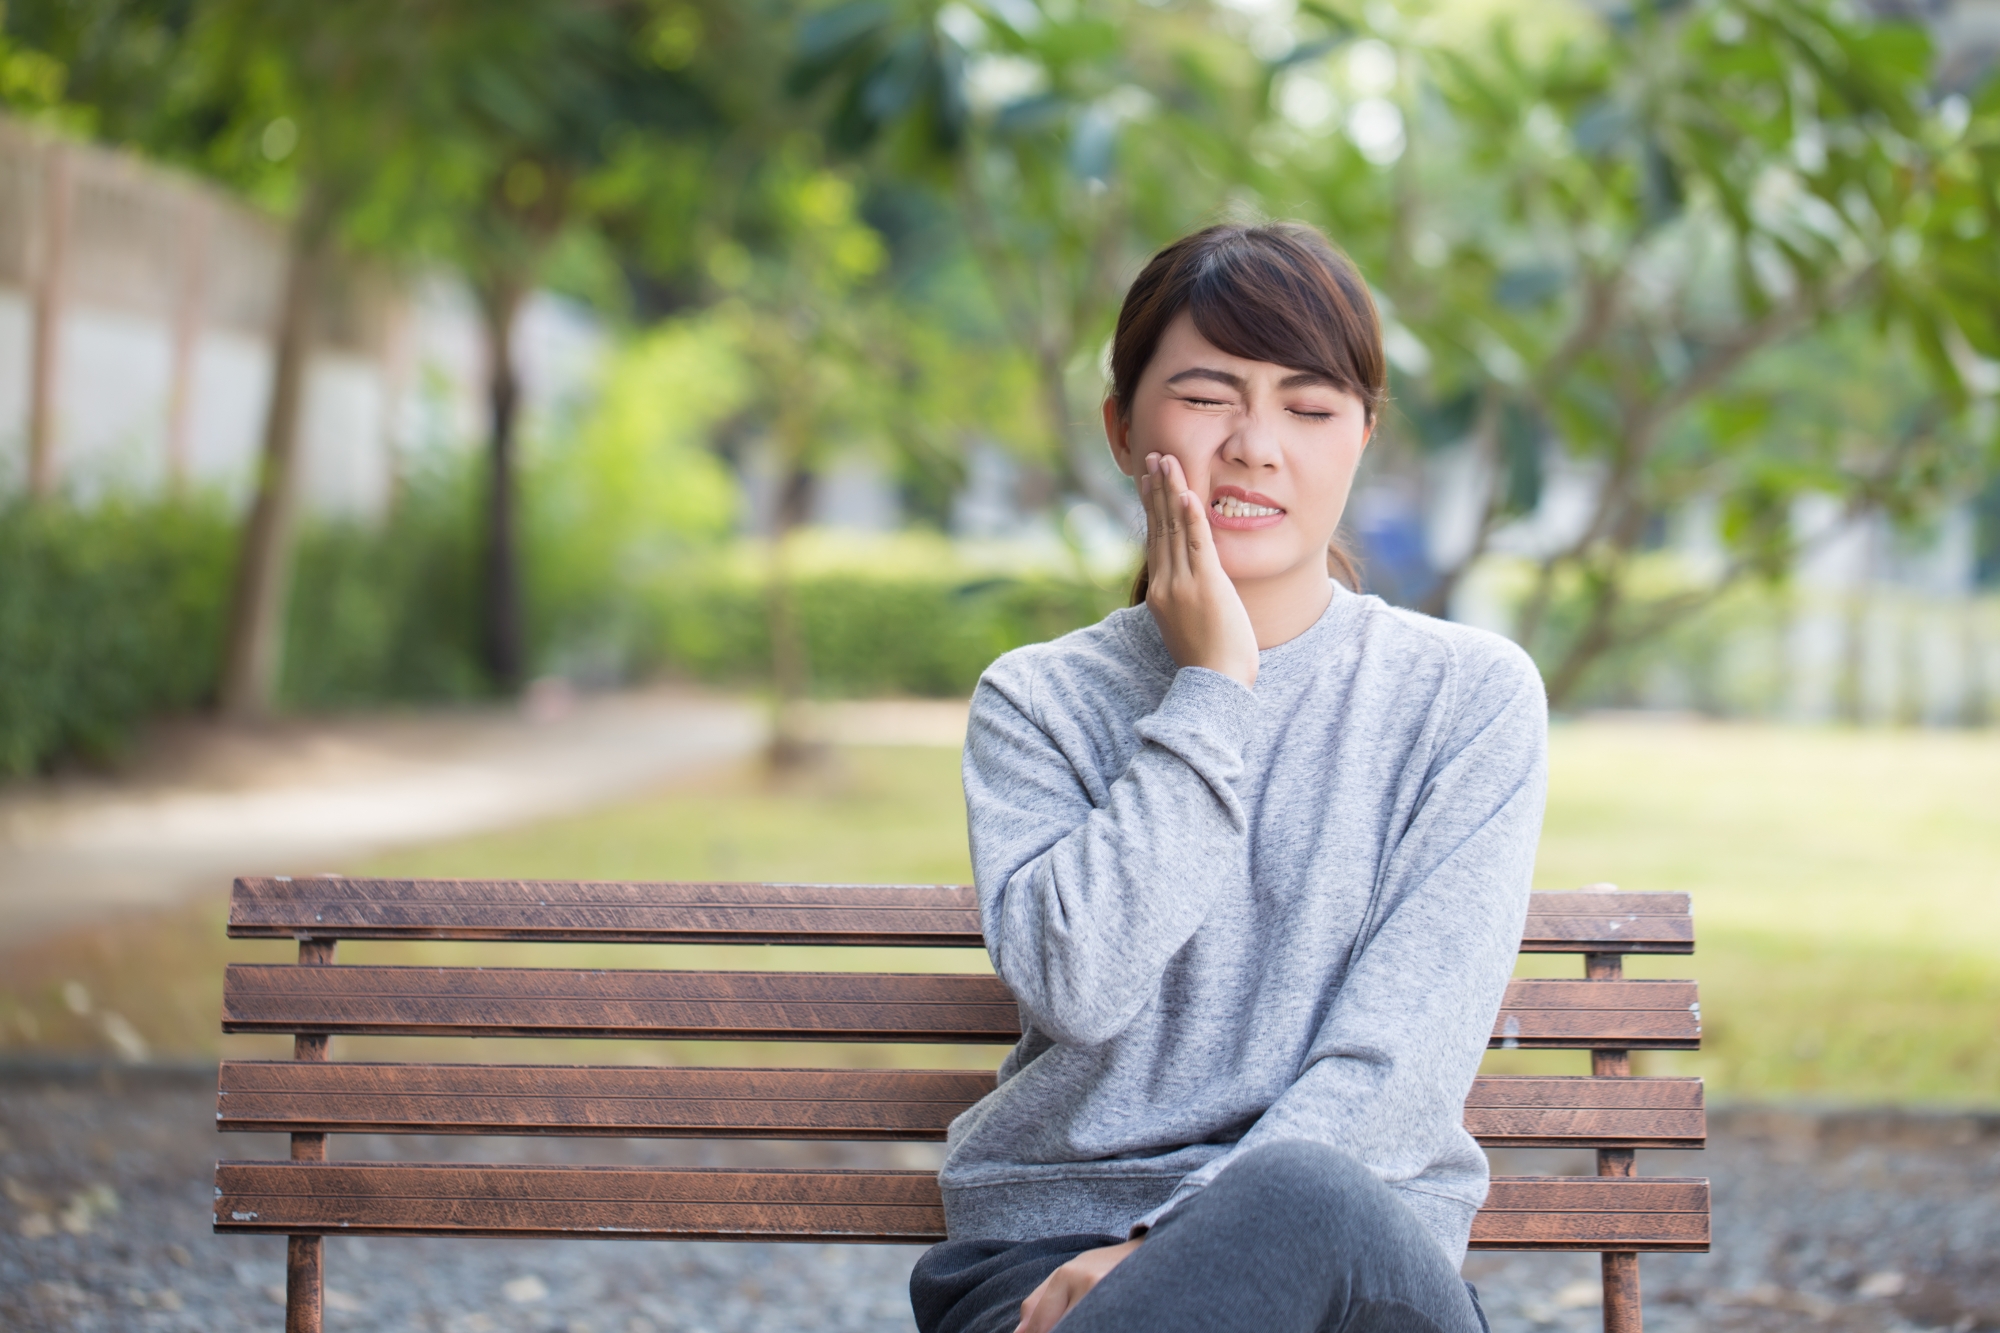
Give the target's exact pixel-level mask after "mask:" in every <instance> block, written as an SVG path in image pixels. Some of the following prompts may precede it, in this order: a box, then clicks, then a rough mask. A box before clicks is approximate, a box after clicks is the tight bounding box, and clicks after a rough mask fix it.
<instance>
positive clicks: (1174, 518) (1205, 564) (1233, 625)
mask: <svg viewBox="0 0 2000 1333" xmlns="http://www.w3.org/2000/svg"><path fill="white" fill-rule="evenodd" d="M1139 498H1140V499H1141V500H1142V501H1143V502H1144V503H1145V506H1146V570H1147V576H1148V577H1147V583H1146V605H1147V607H1149V608H1150V609H1151V610H1152V612H1153V619H1154V621H1155V622H1157V623H1158V625H1159V627H1160V637H1161V638H1162V639H1164V640H1166V644H1167V652H1169V653H1170V654H1172V655H1173V659H1174V664H1175V665H1176V666H1184V667H1186V666H1198V667H1207V668H1208V669H1209V670H1211V671H1220V672H1221V673H1222V674H1223V675H1225V676H1230V677H1233V678H1234V679H1236V680H1239V681H1241V682H1243V685H1244V686H1245V688H1248V687H1249V686H1252V685H1255V684H1256V683H1257V632H1256V630H1254V629H1252V628H1251V626H1250V613H1249V612H1248V611H1245V610H1244V609H1243V599H1242V598H1241V597H1238V596H1237V595H1236V585H1234V584H1233V583H1231V582H1230V581H1229V576H1228V575H1227V574H1225V573H1223V572H1222V560H1221V558H1220V557H1218V556H1217V555H1216V553H1215V534H1214V533H1213V532H1211V531H1210V530H1209V526H1208V507H1207V506H1206V505H1204V504H1203V503H1202V501H1201V498H1200V497H1199V496H1197V495H1196V494H1195V493H1194V492H1193V491H1191V490H1189V489H1188V488H1187V480H1186V477H1185V475H1184V474H1183V473H1182V472H1181V464H1180V460H1179V459H1177V458H1175V457H1173V456H1172V455H1170V454H1147V455H1146V470H1145V472H1144V473H1142V474H1141V475H1140V477H1139Z"/></svg>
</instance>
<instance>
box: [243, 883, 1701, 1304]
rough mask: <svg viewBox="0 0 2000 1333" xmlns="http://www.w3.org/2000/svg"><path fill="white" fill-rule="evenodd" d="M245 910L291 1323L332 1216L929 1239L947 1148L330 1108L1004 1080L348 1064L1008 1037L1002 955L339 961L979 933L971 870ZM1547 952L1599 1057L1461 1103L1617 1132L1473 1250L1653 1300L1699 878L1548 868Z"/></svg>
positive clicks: (1539, 1134) (827, 1125) (1598, 1137)
mask: <svg viewBox="0 0 2000 1333" xmlns="http://www.w3.org/2000/svg"><path fill="white" fill-rule="evenodd" d="M229 934H230V935H231V936H232V937H235V938H283V937H293V938H296V939H297V940H298V944H299V961H298V963H297V965H296V966H294V965H291V964H280V965H261V964H232V965H231V966H230V967H229V968H228V971H227V974H226V976H225V979H224V984H223V1017H222V1027H223V1031H225V1032H269V1033H287V1034H291V1035H292V1037H293V1058H292V1059H291V1060H290V1061H266V1060H226V1061H224V1062H223V1064H222V1068H221V1078H220V1088H219V1090H218V1094H217V1101H216V1125H217V1128H218V1129H221V1130H225V1131H229V1130H241V1131H254V1132H264V1133H269V1132H280V1133H288V1134H290V1135H291V1160H289V1161H224V1162H218V1163H217V1164H216V1170H215V1229H216V1231H217V1232H220V1233H227V1234H267V1235H284V1236H289V1237H290V1238H291V1240H290V1246H289V1251H288V1257H287V1279H286V1292H287V1301H286V1316H285V1327H286V1329H287V1330H288V1333H317V1330H318V1329H319V1327H320V1302H321V1262H322V1252H321V1237H324V1236H327V1235H350V1236H494V1237H577V1238H628V1239H629V1238H645V1239H663V1240H664V1239H672V1240H740V1241H780V1240H783V1241H876V1242H897V1243H906V1244H919V1245H921V1244H929V1243H932V1242H935V1241H938V1240H941V1239H943V1237H944V1210H943V1206H942V1204H941V1203H940V1201H939V1197H938V1188H937V1181H936V1178H935V1177H934V1176H933V1175H932V1174H931V1173H930V1172H927V1171H854V1170H800V1169H790V1170H776V1169H773V1170H735V1169H716V1168H702V1169H696V1168H665V1167H609V1166H466V1165H419V1164H407V1163H371V1162H347V1161H331V1160H328V1157H327V1147H326V1144H327V1136H328V1135H329V1134H488V1135H544V1134H552V1135H571V1136H579V1135H612V1136H619V1137H694V1138H741V1139H845V1140H897V1141H932V1142H935V1141H939V1140H942V1139H943V1138H944V1135H945V1127H946V1126H947V1125H948V1124H949V1123H950V1122H951V1119H952V1117H953V1116H955V1115H957V1114H958V1113H959V1112H960V1111H962V1110H964V1109H965V1108H966V1107H967V1106H969V1105H971V1104H972V1103H973V1102H974V1101H976V1100H978V1098H979V1097H980V1096H981V1095H983V1094H984V1093H985V1092H987V1091H988V1090H990V1089H991V1088H992V1086H993V1076H992V1074H990V1073H987V1072H984V1071H967V1070H936V1071H921V1070H917V1071H913V1070H882V1069H730V1068H724V1069H695V1068H673V1067H650V1066H637V1067H635V1066H613V1067H564V1066H539V1065H476V1064H386V1063H374V1062H367V1063H363V1062H354V1063H347V1062H340V1063H331V1062H329V1059H328V1042H329V1040H330V1039H331V1038H332V1037H335V1036H340V1035H345V1034H358V1033H370V1034H378V1035H392V1036H415V1035H430V1036H436V1035H445V1036H461V1037H505V1036H514V1037H600V1038H612V1037H617V1038H633V1037H639V1038H653V1039H660V1040H668V1039H672V1040H712V1041H746V1040H750V1041H757V1040H779V1039H784V1040H791V1041H797V1040H821V1041H870V1042H949V1043H963V1042H992V1043H1008V1042H1012V1041H1014V1040H1015V1039H1016V1038H1017V1037H1018V1036H1019V1026H1018V1011H1017V1009H1016V1007H1015V1004H1014V1000H1013V997H1012V996H1011V995H1010V994H1009V993H1008V991H1007V989H1006V987H1005V986H1003V985H1002V984H1001V983H1000V981H999V980H998V979H997V978H995V977H993V976H991V975H981V974H976V973H966V974H949V975H914V974H886V973H885V974H875V973H817V974H795V973H778V972H719V971H717V972H709V971H661V970H630V971H621V970H606V969H575V968H451V967H372V966H369V967H361V966H334V965H333V964H334V946H335V943H336V942H337V941H339V940H342V939H377V940H381V939H390V940H396V939H400V940H416V939H427V940H437V939H446V940H493V941H502V940H542V941H564V942H571V943H574V942H579V941H583V942H598V941H626V942H632V943H652V944H661V943H672V944H822V945H824V944H836V945H873V946H883V945H894V946H930V947H936V946H955V947H960V948H967V949H973V948H979V947H981V940H980V935H979V915H978V911H977V908H976V906H975V902H974V898H973V893H972V890H971V889H969V888H962V887H954V886H937V885H924V886H912V887H883V886H873V885H804V884H667V883H634V884H613V883H543V882H527V881H494V880H478V881H475V880H360V879H338V878H331V877H325V878H315V879H285V878H272V879H240V880H238V881H236V885H235V892H234V895H233V898H232V901H231V905H230V914H229ZM1521 948H1522V950H1523V951H1524V952H1537V953H1581V954H1582V955H1583V956H1584V960H1585V972H1586V977H1585V978H1584V979H1576V980H1517V981H1515V982H1513V983H1512V984H1511V985H1510V986H1509V987H1508V991H1507V998H1506V1002H1505V1006H1504V1008H1503V1009H1502V1011H1501V1013H1500V1017H1499V1020H1498V1021H1497V1022H1496V1024H1495V1026H1494V1033H1493V1039H1492V1044H1493V1045H1494V1046H1496V1047H1522V1048H1547V1049H1561V1050H1587V1051H1589V1052H1590V1053H1591V1065H1592V1074H1591V1075H1590V1076H1589V1077H1582V1076H1577V1077H1539V1078H1521V1077H1512V1078H1481V1079H1479V1080H1478V1081H1477V1082H1476V1083H1475V1084H1474V1086H1473V1090H1472V1095H1471V1096H1470V1097H1469V1098H1468V1099H1467V1101H1466V1106H1465V1123H1466V1127H1467V1128H1468V1129H1470V1130H1471V1131H1472V1133H1473V1134H1474V1135H1475V1136H1476V1137H1477V1138H1478V1140H1479V1141H1480V1142H1481V1143H1482V1144H1485V1145H1487V1146H1489V1147H1519V1148H1564V1147H1568V1148H1594V1149H1595V1150H1596V1152H1597V1175H1596V1176H1543V1177H1527V1176H1517V1177H1507V1176H1502V1177H1496V1178H1495V1179H1494V1181H1493V1187H1492V1192H1491V1193H1490V1194H1489V1196H1488V1198H1487V1202H1486V1206H1485V1207H1484V1208H1483V1209H1482V1210H1481V1211H1480V1213H1479V1215H1478V1217H1477V1219H1476V1220H1475V1222H1474V1224H1473V1231H1472V1248H1473V1249H1475V1250H1594V1251H1599V1252H1602V1254H1603V1267H1604V1322H1605V1328H1606V1330H1607V1333H1637V1330H1638V1329H1639V1328H1640V1312H1639V1270H1638V1253H1639V1252H1640V1251H1643V1250H1655V1251H1658V1250H1672V1251H1698V1250H1706V1249H1707V1248H1708V1242H1709V1217H1708V1210H1709V1209H1708V1182H1707V1181H1706V1180H1698V1179H1683V1178H1677V1177H1664V1176H1645V1177H1641V1176H1637V1175H1636V1174H1635V1173H1634V1165H1633V1154H1634V1152H1635V1151H1636V1150H1638V1149H1640V1148H1699V1147H1701V1146H1702V1145H1703V1142H1704V1136H1705V1133H1706V1128H1705V1117H1704V1110H1703V1104H1702V1088H1701V1081H1700V1080H1699V1079H1692V1078H1633V1077H1631V1063H1630V1055H1629V1052H1631V1051H1633V1050H1639V1049H1652V1050H1691V1049H1694V1048H1695V1047H1696V1046H1697V1045H1698V1044H1699V1042H1700V1038H1701V1020H1700V1009H1699V1006H1698V1005H1697V1003H1696V997H1695V986H1694V983H1693V982H1690V981H1628V980H1624V979H1623V978H1622V973H1621V963H1622V956H1623V955H1625V954H1628V953H1689V952H1692V951H1693V948H1694V932H1693V924H1692V921H1691V919H1690V917H1689V912H1688V900H1687V897H1686V895H1684V894H1664V893H1662V894H1641V893H1617V892H1601V891H1585V892H1580V893H1538V894H1536V895H1534V900H1533V904H1532V906H1531V908H1530V914H1529V917H1528V925H1527V930H1526V933H1525V936H1524V938H1523V939H1522V941H1521Z"/></svg>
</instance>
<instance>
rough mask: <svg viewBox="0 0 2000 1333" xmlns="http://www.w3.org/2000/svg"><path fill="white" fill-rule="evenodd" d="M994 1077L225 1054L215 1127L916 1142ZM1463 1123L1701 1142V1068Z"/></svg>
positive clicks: (1499, 1102)
mask: <svg viewBox="0 0 2000 1333" xmlns="http://www.w3.org/2000/svg"><path fill="white" fill-rule="evenodd" d="M1607 1085H1608V1086H1607ZM992 1088H993V1075H992V1074H990V1073H987V1072H985V1071H983V1070H976V1069H955V1070H889V1069H692V1068H671V1067H647V1066H636V1067H635V1066H629V1065H621V1066H605V1067H598V1066H568V1067H565V1066H549V1065H430V1064H372V1063H360V1062H356V1063H351V1064H346V1063H336V1064H318V1063H311V1062H294V1061H275V1060H274V1061H251V1060H225V1061H223V1063H222V1073H221V1084H220V1093H219V1096H218V1097H217V1099H216V1108H217V1109H216V1128H218V1129H220V1130H224V1131H248V1132H259V1133H325V1134H510V1135H512V1134H558V1135H564V1136H577V1137H583V1136H616V1137H620V1138H642V1137H699V1138H783V1139H846V1140H895V1141H904V1142H912V1141H919V1142H920V1141H937V1140H942V1139H943V1138H944V1136H945V1129H946V1127H947V1126H948V1125H950V1123H951V1120H952V1117H954V1116H956V1115H957V1114H958V1113H959V1112H961V1111H963V1110H965V1109H966V1108H967V1107H968V1106H971V1105H972V1103H974V1102H975V1101H977V1100H979V1098H980V1097H982V1096H984V1095H985V1094H986V1093H988V1092H990V1091H992ZM1465 1125H1466V1128H1467V1129H1469V1130H1471V1131H1472V1134H1473V1135H1474V1137H1476V1138H1477V1139H1478V1140H1479V1141H1480V1142H1481V1143H1483V1144H1485V1145H1486V1146H1488V1147H1522V1148H1525V1147H1611V1148H1698V1147H1700V1146H1701V1145H1702V1142H1703V1139H1704V1135H1705V1128H1704V1126H1705V1118H1704V1114H1703V1109H1702V1093H1701V1080H1700V1079H1692V1078H1664V1079H1593V1078H1482V1079H1479V1080H1477V1081H1476V1082H1475V1083H1474V1084H1473V1088H1472V1095H1471V1096H1470V1097H1469V1098H1467V1100H1466V1111H1465Z"/></svg>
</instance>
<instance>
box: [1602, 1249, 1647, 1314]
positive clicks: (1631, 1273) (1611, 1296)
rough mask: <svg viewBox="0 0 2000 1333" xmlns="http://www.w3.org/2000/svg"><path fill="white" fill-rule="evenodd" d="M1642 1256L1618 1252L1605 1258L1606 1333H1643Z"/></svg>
mask: <svg viewBox="0 0 2000 1333" xmlns="http://www.w3.org/2000/svg"><path fill="white" fill-rule="evenodd" d="M1644 1327H1645V1316H1644V1315H1643V1314H1642V1313H1641V1312H1640V1310H1639V1256H1638V1255H1637V1254H1635V1253H1633V1252H1632V1251H1630V1250H1614V1251H1612V1252H1611V1253H1608V1254H1606V1255H1605V1256H1604V1333H1641V1330H1642V1329H1643V1328H1644Z"/></svg>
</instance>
